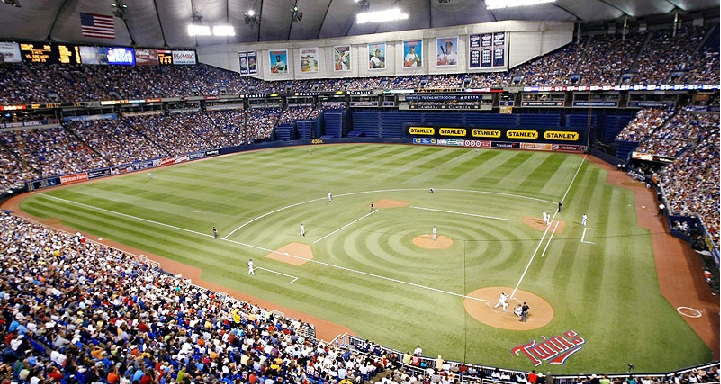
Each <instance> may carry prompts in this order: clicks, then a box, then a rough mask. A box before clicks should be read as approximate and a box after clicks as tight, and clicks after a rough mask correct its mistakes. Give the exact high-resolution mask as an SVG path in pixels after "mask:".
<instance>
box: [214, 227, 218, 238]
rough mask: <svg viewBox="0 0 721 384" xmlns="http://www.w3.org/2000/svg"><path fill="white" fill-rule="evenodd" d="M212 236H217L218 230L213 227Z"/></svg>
mask: <svg viewBox="0 0 721 384" xmlns="http://www.w3.org/2000/svg"><path fill="white" fill-rule="evenodd" d="M213 238H214V239H217V238H218V230H217V229H215V227H213Z"/></svg>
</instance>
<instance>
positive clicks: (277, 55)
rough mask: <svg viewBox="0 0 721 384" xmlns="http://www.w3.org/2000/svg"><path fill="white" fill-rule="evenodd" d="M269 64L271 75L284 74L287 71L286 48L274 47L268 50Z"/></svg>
mask: <svg viewBox="0 0 721 384" xmlns="http://www.w3.org/2000/svg"><path fill="white" fill-rule="evenodd" d="M268 56H269V57H270V61H269V66H270V73H271V74H272V75H285V74H287V73H288V50H287V49H276V50H271V51H268Z"/></svg>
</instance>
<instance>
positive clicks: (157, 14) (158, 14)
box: [153, 0, 168, 48]
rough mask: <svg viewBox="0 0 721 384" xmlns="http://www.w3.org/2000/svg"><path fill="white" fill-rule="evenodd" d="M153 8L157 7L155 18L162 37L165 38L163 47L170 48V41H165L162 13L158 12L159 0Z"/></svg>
mask: <svg viewBox="0 0 721 384" xmlns="http://www.w3.org/2000/svg"><path fill="white" fill-rule="evenodd" d="M153 6H154V7H155V17H156V18H157V19H158V26H159V27H160V36H162V37H163V47H166V48H167V47H168V41H167V40H165V31H164V30H163V22H162V21H160V12H158V0H153Z"/></svg>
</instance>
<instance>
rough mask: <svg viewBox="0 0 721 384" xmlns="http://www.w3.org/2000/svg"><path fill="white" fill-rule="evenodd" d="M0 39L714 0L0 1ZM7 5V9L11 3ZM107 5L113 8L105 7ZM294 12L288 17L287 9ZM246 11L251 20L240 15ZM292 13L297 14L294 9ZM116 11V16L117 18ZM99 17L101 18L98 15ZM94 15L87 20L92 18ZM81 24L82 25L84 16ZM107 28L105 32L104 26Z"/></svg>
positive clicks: (336, 26)
mask: <svg viewBox="0 0 721 384" xmlns="http://www.w3.org/2000/svg"><path fill="white" fill-rule="evenodd" d="M2 2H3V3H4V4H6V5H2V4H0V9H1V10H2V12H0V39H2V40H33V41H44V40H54V41H62V42H72V43H85V44H87V43H91V44H98V45H124V46H138V47H157V48H159V47H165V46H167V47H171V48H178V47H195V46H207V45H222V44H235V43H242V42H255V41H277V40H312V39H323V38H332V37H343V36H353V35H363V34H370V33H376V32H389V31H403V30H414V29H428V28H443V27H450V26H457V25H464V24H472V23H483V22H491V21H504V20H533V21H548V20H550V21H578V22H598V21H607V20H616V19H619V18H623V17H624V16H627V17H629V18H632V19H633V18H639V17H644V16H648V15H655V14H668V13H672V12H675V11H678V12H679V13H681V14H688V13H694V12H698V11H702V10H709V9H714V8H715V11H712V12H715V15H716V16H715V19H716V20H718V11H719V0H557V1H556V2H555V3H552V4H543V5H536V6H525V7H516V8H506V9H496V10H488V9H487V8H486V2H487V1H481V0H154V1H148V0H122V1H121V0H115V1H113V0H62V1H58V0H2ZM13 5H15V6H13ZM113 5H115V7H114V6H113ZM294 6H297V7H298V8H297V13H301V14H302V18H301V20H300V21H297V22H293V16H294V13H293V11H292V8H293V7H294ZM363 6H365V7H366V8H367V10H368V11H382V10H387V9H390V8H393V7H399V8H400V9H401V10H402V11H403V12H406V13H409V15H410V17H409V18H408V19H407V20H403V21H397V22H386V23H367V24H359V23H356V22H355V14H356V13H357V12H358V11H359V10H360V9H361V8H362V7H363ZM249 10H254V11H255V12H256V15H255V18H256V19H255V20H259V21H260V22H253V21H254V20H253V19H248V18H247V17H246V12H248V11H249ZM82 13H85V14H94V15H108V16H112V15H114V14H115V16H112V20H113V23H112V24H114V26H112V27H114V28H110V29H111V31H110V32H111V35H110V36H114V37H111V38H95V37H88V36H86V35H83V32H82V28H81V14H82ZM296 15H297V14H296ZM121 16H122V17H121ZM105 20H106V21H107V20H109V18H106V19H105ZM194 20H195V21H196V22H198V23H200V24H202V25H209V26H212V25H218V24H224V25H231V26H234V27H235V33H236V34H235V36H232V37H215V36H208V37H191V36H189V35H188V33H187V30H186V28H187V25H188V24H189V23H191V22H193V21H194ZM98 21H100V19H95V22H98ZM85 24H86V25H87V24H88V19H87V16H86V20H85ZM106 32H107V31H106Z"/></svg>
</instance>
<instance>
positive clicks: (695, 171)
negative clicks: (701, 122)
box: [660, 115, 721, 246]
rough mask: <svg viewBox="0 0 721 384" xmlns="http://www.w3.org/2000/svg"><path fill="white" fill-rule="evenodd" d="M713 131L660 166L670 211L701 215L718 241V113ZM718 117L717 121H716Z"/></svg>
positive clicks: (662, 183) (719, 191)
mask: <svg viewBox="0 0 721 384" xmlns="http://www.w3.org/2000/svg"><path fill="white" fill-rule="evenodd" d="M713 119H715V120H712V119H709V120H711V121H707V123H709V124H715V125H714V128H715V129H712V130H711V131H710V133H709V134H708V135H707V136H706V137H705V138H704V139H703V140H702V141H700V142H699V143H698V145H696V146H695V147H694V148H693V149H692V150H689V151H686V152H684V153H683V154H682V155H681V156H679V158H678V159H677V160H676V161H675V162H673V163H672V164H671V165H669V166H666V167H664V168H662V169H661V171H660V176H661V186H662V188H663V193H664V197H665V200H666V202H667V204H668V209H669V212H671V214H673V215H680V216H693V215H698V217H699V218H700V219H701V221H702V222H703V224H704V227H705V228H706V230H707V231H708V232H709V234H711V237H712V239H713V241H714V243H715V244H716V245H717V246H718V244H719V240H720V239H719V220H720V219H721V217H720V215H719V206H718V197H719V194H720V193H721V190H720V188H719V172H720V171H721V169H719V117H718V115H716V116H715V118H713ZM713 121H715V122H713Z"/></svg>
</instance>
